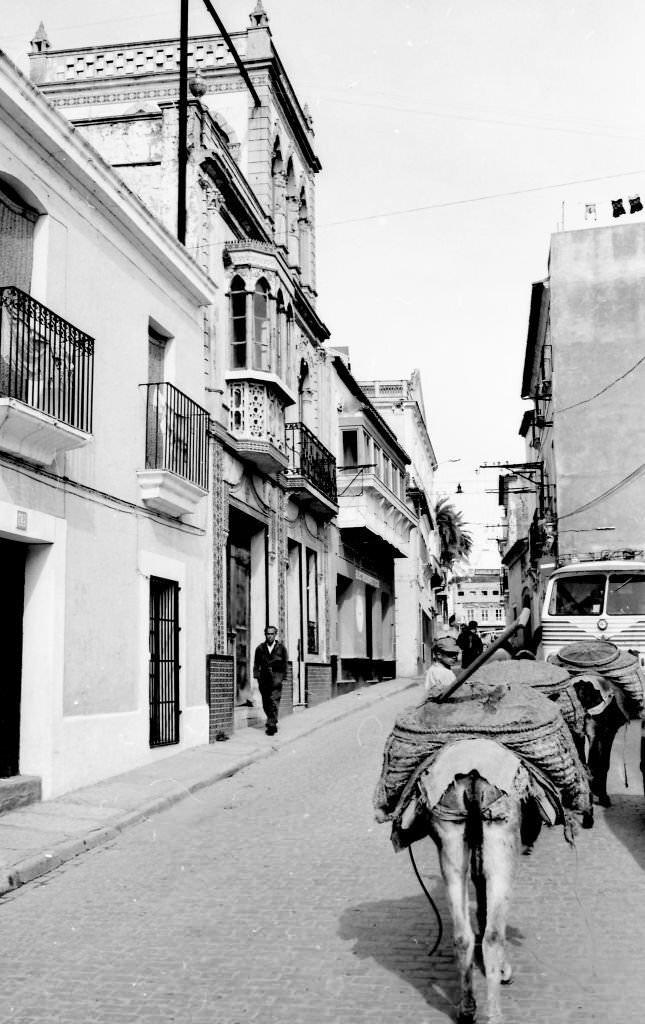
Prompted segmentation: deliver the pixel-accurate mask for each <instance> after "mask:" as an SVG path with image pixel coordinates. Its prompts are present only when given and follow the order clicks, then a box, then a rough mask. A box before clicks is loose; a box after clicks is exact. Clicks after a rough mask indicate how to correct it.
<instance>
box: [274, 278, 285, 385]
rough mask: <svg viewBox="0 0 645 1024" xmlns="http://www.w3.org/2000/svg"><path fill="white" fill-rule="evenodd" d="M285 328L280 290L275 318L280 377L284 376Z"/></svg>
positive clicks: (276, 351) (276, 361)
mask: <svg viewBox="0 0 645 1024" xmlns="http://www.w3.org/2000/svg"><path fill="white" fill-rule="evenodd" d="M285 328H286V311H285V308H284V298H283V296H282V292H281V291H279V292H278V294H277V296H276V319H275V372H276V373H277V374H278V376H279V377H281V376H282V367H283V362H284V353H283V351H282V350H283V347H284V342H285V333H286V331H285Z"/></svg>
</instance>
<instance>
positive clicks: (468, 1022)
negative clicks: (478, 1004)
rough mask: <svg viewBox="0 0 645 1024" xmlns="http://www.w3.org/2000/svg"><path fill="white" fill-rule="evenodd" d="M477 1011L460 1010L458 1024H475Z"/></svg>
mask: <svg viewBox="0 0 645 1024" xmlns="http://www.w3.org/2000/svg"><path fill="white" fill-rule="evenodd" d="M476 1019H477V1010H475V1009H472V1010H460V1011H459V1015H458V1017H457V1024H475V1021H476Z"/></svg>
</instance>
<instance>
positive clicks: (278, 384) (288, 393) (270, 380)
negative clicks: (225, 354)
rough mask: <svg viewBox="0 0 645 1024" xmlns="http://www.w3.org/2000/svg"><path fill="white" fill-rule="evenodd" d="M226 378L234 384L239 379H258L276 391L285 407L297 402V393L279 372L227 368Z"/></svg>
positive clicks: (228, 382) (260, 382)
mask: <svg viewBox="0 0 645 1024" xmlns="http://www.w3.org/2000/svg"><path fill="white" fill-rule="evenodd" d="M225 378H226V383H227V384H233V383H234V382H235V381H237V380H254V381H257V383H258V384H264V385H266V386H267V387H269V388H271V389H272V390H273V391H275V392H276V393H277V395H278V398H279V399H280V401H281V402H282V404H283V405H284V406H285V407H286V406H288V405H295V404H296V401H297V399H296V396H295V394H294V393H293V391H292V390H291V388H289V387H287V385H286V384H285V382H284V381H283V380H282V378H281V377H278V375H277V373H270V372H269V371H268V370H246V369H241V370H227V371H226V374H225Z"/></svg>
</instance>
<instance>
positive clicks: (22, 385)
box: [0, 286, 94, 434]
mask: <svg viewBox="0 0 645 1024" xmlns="http://www.w3.org/2000/svg"><path fill="white" fill-rule="evenodd" d="M93 388H94V339H93V338H91V337H90V336H89V335H88V334H85V333H84V332H83V331H80V330H79V329H78V328H77V327H74V326H73V324H70V323H68V322H67V320H64V319H63V318H62V317H61V316H58V314H57V313H54V312H52V310H51V309H48V308H47V306H43V304H42V303H40V302H37V301H36V299H33V298H32V297H31V295H28V294H27V293H26V292H23V291H21V289H20V288H15V287H13V286H11V287H5V288H0V396H2V397H5V398H15V399H17V400H18V401H19V402H24V404H25V405H29V406H31V407H32V408H33V409H38V410H39V412H43V413H45V414H46V415H48V416H52V417H53V418H54V419H57V420H60V421H61V422H62V423H67V424H68V425H69V426H70V427H75V428H76V429H77V430H82V431H84V432H85V433H87V434H90V433H91V432H92V398H93Z"/></svg>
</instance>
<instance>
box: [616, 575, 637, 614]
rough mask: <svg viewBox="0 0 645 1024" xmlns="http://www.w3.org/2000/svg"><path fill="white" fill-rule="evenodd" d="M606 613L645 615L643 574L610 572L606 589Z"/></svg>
mask: <svg viewBox="0 0 645 1024" xmlns="http://www.w3.org/2000/svg"><path fill="white" fill-rule="evenodd" d="M607 614H608V615H645V575H643V574H635V573H627V572H612V573H611V574H610V576H609V588H608V590H607Z"/></svg>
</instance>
